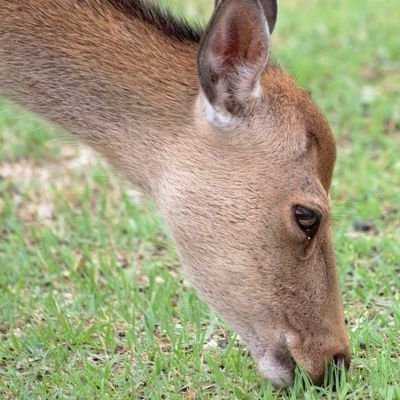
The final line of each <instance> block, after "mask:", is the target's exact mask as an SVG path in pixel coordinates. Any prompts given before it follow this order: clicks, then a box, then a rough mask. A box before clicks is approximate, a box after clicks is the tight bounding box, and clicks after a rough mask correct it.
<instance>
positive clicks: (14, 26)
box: [0, 0, 198, 193]
mask: <svg viewBox="0 0 400 400" xmlns="http://www.w3.org/2000/svg"><path fill="white" fill-rule="evenodd" d="M47 2H49V0H45V1H44V2H43V1H40V2H39V1H37V0H31V1H28V2H27V3H26V5H25V6H21V7H20V8H19V9H18V12H16V10H14V11H15V13H13V12H12V11H13V10H10V9H9V10H8V11H7V10H3V11H0V17H1V16H2V15H1V14H2V13H6V15H5V18H2V21H6V22H5V24H4V25H3V22H2V25H3V28H0V29H4V30H5V31H6V32H7V35H2V34H0V59H2V63H1V65H0V88H1V89H0V91H1V93H0V94H2V95H5V96H7V97H9V98H11V99H12V100H14V101H15V102H16V103H18V104H21V105H23V106H24V107H27V108H28V109H30V110H32V111H34V112H35V113H38V114H40V115H42V116H43V117H45V118H46V119H48V120H50V121H53V122H55V123H56V124H58V125H59V126H61V127H62V128H64V129H65V130H67V131H68V132H70V133H72V134H74V135H76V136H79V137H80V138H81V139H83V140H84V141H85V142H87V143H88V144H89V145H91V146H92V147H94V148H95V149H96V150H97V151H99V152H100V153H101V154H103V155H104V156H105V157H106V158H107V159H108V160H109V161H110V162H111V163H112V164H113V165H114V166H115V167H116V168H117V169H118V170H120V171H121V172H122V173H123V174H124V175H126V176H127V177H128V178H129V179H130V180H131V181H133V182H134V183H136V184H137V185H139V186H141V187H142V188H143V189H144V190H145V191H147V192H150V193H151V192H152V191H153V185H154V182H156V180H157V176H158V174H159V172H160V171H161V170H162V169H163V164H164V163H166V162H168V158H171V157H174V155H173V154H170V151H172V150H171V149H173V148H174V143H176V142H179V141H180V140H186V139H185V137H186V136H187V135H188V132H189V133H190V129H191V124H192V121H193V116H192V112H193V111H192V110H193V104H194V102H195V99H196V94H197V93H198V83H197V72H196V54H197V48H198V43H197V41H196V40H189V39H187V40H186V39H182V38H181V39H179V38H176V37H174V36H168V35H166V34H165V33H164V32H162V30H160V29H157V27H155V26H152V25H151V24H149V23H148V22H146V21H142V20H140V19H138V18H135V16H134V15H128V14H127V13H124V12H121V11H118V10H117V9H114V8H112V7H110V6H104V5H97V6H96V5H95V6H93V5H88V4H87V3H85V2H83V3H82V4H83V5H82V6H79V5H76V4H77V2H75V1H74V2H71V1H66V2H58V3H57V6H56V7H55V6H54V5H52V6H51V7H50V3H49V10H52V12H51V13H50V12H49V13H48V14H46V16H45V17H44V16H42V13H38V12H36V13H34V12H33V10H32V9H30V8H32V5H36V6H37V7H47V6H46V4H43V3H47ZM39 3H40V4H39ZM95 3H96V2H94V3H93V4H95ZM101 3H102V2H98V4H101ZM106 3H107V2H104V4H106ZM72 4H74V5H75V6H72ZM7 7H9V8H12V7H13V5H12V4H11V5H7ZM7 7H6V8H7ZM74 7H77V8H79V9H78V10H75V9H74ZM7 13H8V14H7ZM42 19H43V20H42ZM44 19H45V21H44ZM0 33H1V32H0ZM22 40H23V45H21V41H22ZM16 43H18V46H16ZM28 59H29V63H26V62H25V63H23V62H22V61H23V60H28Z"/></svg>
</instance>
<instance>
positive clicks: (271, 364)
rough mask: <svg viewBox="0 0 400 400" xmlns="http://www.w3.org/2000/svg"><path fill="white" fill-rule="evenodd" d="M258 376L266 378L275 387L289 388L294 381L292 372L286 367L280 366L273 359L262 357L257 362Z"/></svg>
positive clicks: (266, 356)
mask: <svg viewBox="0 0 400 400" xmlns="http://www.w3.org/2000/svg"><path fill="white" fill-rule="evenodd" d="M258 369H259V371H260V374H261V375H262V376H263V377H264V378H267V379H268V380H269V381H270V382H271V383H272V384H273V385H274V386H275V387H277V388H280V387H286V386H290V385H291V384H292V383H293V380H294V372H293V371H292V369H289V368H288V367H286V366H283V365H282V364H280V363H279V362H278V361H277V360H275V359H274V358H273V357H272V358H271V357H268V355H267V354H266V355H264V357H263V358H262V359H261V360H260V361H259V362H258Z"/></svg>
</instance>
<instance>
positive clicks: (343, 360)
mask: <svg viewBox="0 0 400 400" xmlns="http://www.w3.org/2000/svg"><path fill="white" fill-rule="evenodd" d="M333 364H334V365H335V366H336V367H337V368H340V369H342V368H345V369H349V367H350V360H349V357H348V356H346V354H344V353H337V354H335V355H334V356H333Z"/></svg>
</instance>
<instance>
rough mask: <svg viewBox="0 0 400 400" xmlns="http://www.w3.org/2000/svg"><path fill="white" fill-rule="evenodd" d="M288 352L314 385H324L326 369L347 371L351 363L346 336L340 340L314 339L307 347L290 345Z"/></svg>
mask: <svg viewBox="0 0 400 400" xmlns="http://www.w3.org/2000/svg"><path fill="white" fill-rule="evenodd" d="M288 350H289V353H290V355H291V356H292V357H293V360H294V361H295V362H296V364H298V365H299V366H301V367H303V368H304V369H305V370H306V372H307V373H308V375H309V376H310V378H311V380H312V381H313V383H314V384H316V385H322V384H323V383H324V377H325V373H326V370H327V368H330V367H332V366H335V367H337V368H339V369H340V370H342V369H346V370H347V369H349V367H350V362H351V352H350V345H349V341H348V338H347V336H343V337H341V338H322V339H314V340H312V341H311V343H310V344H309V345H306V346H304V345H303V346H301V345H292V344H291V343H290V340H289V341H288Z"/></svg>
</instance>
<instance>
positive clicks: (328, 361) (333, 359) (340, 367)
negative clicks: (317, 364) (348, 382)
mask: <svg viewBox="0 0 400 400" xmlns="http://www.w3.org/2000/svg"><path fill="white" fill-rule="evenodd" d="M350 361H351V355H350V350H349V349H348V348H343V349H342V350H341V351H338V352H336V353H334V354H333V355H332V356H330V357H326V358H325V363H324V366H323V368H322V369H320V370H319V371H318V368H317V371H313V372H314V373H312V372H311V373H310V377H311V379H312V381H313V383H314V384H316V385H322V384H323V383H324V380H325V379H324V378H325V374H326V371H327V368H330V367H332V366H334V367H336V368H337V373H338V374H342V373H344V372H345V371H346V370H348V369H349V368H350Z"/></svg>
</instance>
